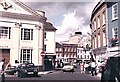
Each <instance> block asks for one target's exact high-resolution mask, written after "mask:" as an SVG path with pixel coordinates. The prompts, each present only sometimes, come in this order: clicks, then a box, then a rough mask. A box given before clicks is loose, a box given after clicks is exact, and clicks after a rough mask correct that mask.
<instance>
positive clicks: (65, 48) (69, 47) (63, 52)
mask: <svg viewBox="0 0 120 82" xmlns="http://www.w3.org/2000/svg"><path fill="white" fill-rule="evenodd" d="M76 58H77V45H76V44H69V43H64V42H62V43H58V42H56V61H58V62H59V63H60V62H62V61H68V62H74V61H76Z"/></svg>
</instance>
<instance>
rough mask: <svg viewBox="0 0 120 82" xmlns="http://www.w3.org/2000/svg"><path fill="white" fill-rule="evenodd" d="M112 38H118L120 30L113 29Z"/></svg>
mask: <svg viewBox="0 0 120 82" xmlns="http://www.w3.org/2000/svg"><path fill="white" fill-rule="evenodd" d="M112 38H118V28H112Z"/></svg>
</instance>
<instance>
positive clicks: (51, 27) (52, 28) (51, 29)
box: [44, 22, 57, 31]
mask: <svg viewBox="0 0 120 82" xmlns="http://www.w3.org/2000/svg"><path fill="white" fill-rule="evenodd" d="M44 29H45V31H56V30H57V29H56V28H55V27H54V26H53V25H52V24H51V23H49V22H46V25H45V27H44Z"/></svg>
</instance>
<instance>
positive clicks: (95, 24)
mask: <svg viewBox="0 0 120 82" xmlns="http://www.w3.org/2000/svg"><path fill="white" fill-rule="evenodd" d="M95 30H96V20H94V31H95Z"/></svg>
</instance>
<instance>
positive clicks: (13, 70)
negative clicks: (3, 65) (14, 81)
mask: <svg viewBox="0 0 120 82" xmlns="http://www.w3.org/2000/svg"><path fill="white" fill-rule="evenodd" d="M16 72H17V67H16V66H8V67H7V69H6V71H5V73H6V74H8V75H14V74H15V73H16Z"/></svg>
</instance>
